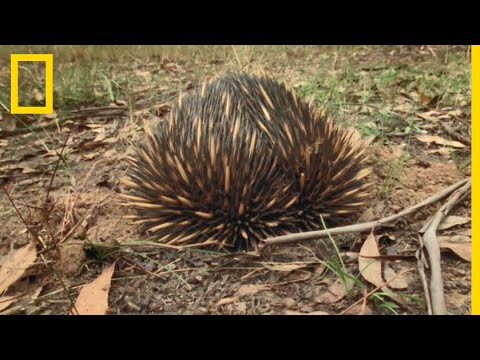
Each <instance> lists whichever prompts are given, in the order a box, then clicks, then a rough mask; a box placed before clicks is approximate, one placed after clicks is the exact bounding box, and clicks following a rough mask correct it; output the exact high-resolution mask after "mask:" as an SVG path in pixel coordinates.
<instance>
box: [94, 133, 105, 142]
mask: <svg viewBox="0 0 480 360" xmlns="http://www.w3.org/2000/svg"><path fill="white" fill-rule="evenodd" d="M107 135H108V133H107V132H101V133H99V134H97V136H95V139H93V142H99V141H103V140H105V138H106V137H107Z"/></svg>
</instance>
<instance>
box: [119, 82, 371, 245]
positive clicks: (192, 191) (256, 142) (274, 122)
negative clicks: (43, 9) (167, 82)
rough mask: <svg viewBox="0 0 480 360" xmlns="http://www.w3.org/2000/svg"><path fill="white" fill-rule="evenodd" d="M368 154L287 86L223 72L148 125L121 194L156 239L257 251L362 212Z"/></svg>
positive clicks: (350, 132) (335, 223)
mask: <svg viewBox="0 0 480 360" xmlns="http://www.w3.org/2000/svg"><path fill="white" fill-rule="evenodd" d="M364 150H365V149H364V147H363V146H362V145H361V143H359V142H358V141H354V138H353V132H352V131H349V132H347V131H344V130H342V129H341V128H340V127H339V126H337V125H334V124H333V123H332V122H331V121H330V120H326V119H324V118H323V117H322V116H320V115H319V114H318V113H317V112H316V110H315V108H314V107H313V106H308V105H307V104H305V103H304V102H302V101H301V99H300V98H298V97H297V96H295V95H294V94H293V93H292V92H290V91H289V90H287V88H286V86H285V85H284V84H279V83H277V82H276V81H275V80H273V79H270V78H268V77H257V76H251V75H247V74H237V75H227V76H225V77H223V78H220V79H217V80H215V81H211V82H209V83H204V84H203V86H202V87H201V88H200V89H198V90H196V91H195V92H194V93H193V94H191V95H189V96H185V97H183V98H182V97H180V99H179V102H178V105H177V106H176V107H175V108H174V109H173V110H172V112H171V113H170V116H169V118H168V119H166V120H165V121H163V122H160V124H159V125H158V126H156V127H154V128H153V129H152V128H148V127H147V128H146V139H145V141H144V142H143V143H141V144H140V145H139V146H138V147H137V151H136V154H135V155H134V156H133V157H129V162H130V164H131V168H130V172H129V174H128V177H127V179H125V180H124V183H125V184H126V185H127V186H128V187H130V188H131V190H132V194H131V195H124V197H126V198H127V199H128V200H129V203H130V205H131V206H132V207H133V208H136V209H137V215H133V216H132V217H134V218H136V219H137V220H138V222H139V223H143V224H144V225H145V226H146V228H147V229H148V232H149V233H150V234H151V235H152V236H155V237H156V238H157V239H158V241H159V242H162V243H167V244H172V245H191V244H196V243H215V244H219V245H221V246H234V247H235V248H238V247H240V248H245V247H247V248H248V247H251V246H254V247H256V244H257V243H258V241H259V240H260V239H264V238H267V237H270V236H275V235H284V234H287V233H292V232H300V231H308V230H317V229H323V225H322V219H321V217H323V219H324V220H325V222H326V223H327V224H328V225H329V226H332V225H338V224H340V223H342V222H343V221H345V220H346V219H347V218H349V217H350V216H351V215H353V214H354V213H355V212H357V211H358V210H359V208H360V207H361V206H362V205H363V204H364V203H365V200H366V198H367V197H368V194H369V192H368V187H369V184H366V183H365V182H364V179H365V177H366V176H367V175H368V174H369V170H368V169H366V168H365V167H364V166H363V163H364V155H363V153H364Z"/></svg>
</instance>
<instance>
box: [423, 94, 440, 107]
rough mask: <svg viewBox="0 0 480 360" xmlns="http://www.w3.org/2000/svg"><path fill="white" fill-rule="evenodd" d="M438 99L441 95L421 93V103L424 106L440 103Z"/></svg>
mask: <svg viewBox="0 0 480 360" xmlns="http://www.w3.org/2000/svg"><path fill="white" fill-rule="evenodd" d="M438 100H440V96H438V95H435V96H434V97H431V96H428V95H425V94H420V104H422V105H423V106H433V105H435V104H436V103H438Z"/></svg>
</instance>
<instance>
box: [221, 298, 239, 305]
mask: <svg viewBox="0 0 480 360" xmlns="http://www.w3.org/2000/svg"><path fill="white" fill-rule="evenodd" d="M237 300H238V297H228V298H223V299H221V300H219V301H218V302H217V303H216V304H215V306H221V305H228V304H232V303H234V302H235V301H237Z"/></svg>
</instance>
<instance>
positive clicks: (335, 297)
mask: <svg viewBox="0 0 480 360" xmlns="http://www.w3.org/2000/svg"><path fill="white" fill-rule="evenodd" d="M351 286H352V283H351V282H350V281H347V284H346V286H345V283H344V282H343V281H342V280H340V279H337V280H336V281H335V282H334V283H333V284H332V285H330V286H329V287H328V289H327V291H325V292H324V293H322V294H320V295H318V296H316V297H315V299H314V301H315V302H316V303H319V304H333V303H335V302H337V301H340V300H341V299H343V298H344V297H345V295H347V290H349V289H351ZM346 287H348V288H349V289H347V288H346Z"/></svg>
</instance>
